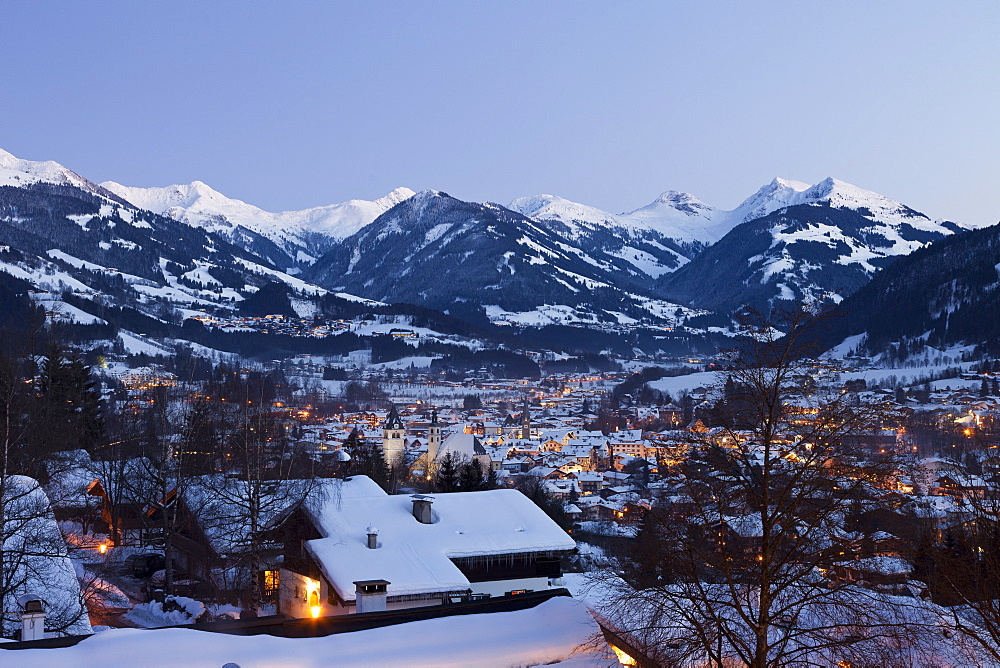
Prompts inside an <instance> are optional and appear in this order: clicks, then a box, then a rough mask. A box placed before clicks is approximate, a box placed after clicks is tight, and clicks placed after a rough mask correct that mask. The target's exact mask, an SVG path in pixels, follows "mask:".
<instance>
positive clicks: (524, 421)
mask: <svg viewBox="0 0 1000 668" xmlns="http://www.w3.org/2000/svg"><path fill="white" fill-rule="evenodd" d="M521 438H523V439H524V440H528V439H529V438H531V411H529V410H528V395H527V394H526V395H524V409H523V410H522V411H521Z"/></svg>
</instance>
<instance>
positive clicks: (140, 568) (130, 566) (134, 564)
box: [125, 552, 167, 578]
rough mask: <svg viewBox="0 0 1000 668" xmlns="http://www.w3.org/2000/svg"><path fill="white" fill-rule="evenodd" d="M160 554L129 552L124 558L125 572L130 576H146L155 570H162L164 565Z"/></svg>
mask: <svg viewBox="0 0 1000 668" xmlns="http://www.w3.org/2000/svg"><path fill="white" fill-rule="evenodd" d="M166 563H167V562H166V561H164V559H163V555H162V554H156V553H155V552H147V553H145V554H131V555H129V556H128V557H127V558H126V559H125V572H126V573H130V574H131V575H132V577H136V578H148V577H149V576H150V575H152V574H153V573H155V572H156V571H159V570H163V567H164V566H165V565H166Z"/></svg>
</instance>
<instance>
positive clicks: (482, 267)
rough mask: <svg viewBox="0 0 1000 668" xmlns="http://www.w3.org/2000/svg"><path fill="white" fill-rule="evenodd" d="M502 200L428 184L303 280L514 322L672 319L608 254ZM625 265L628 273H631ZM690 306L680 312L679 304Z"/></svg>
mask: <svg viewBox="0 0 1000 668" xmlns="http://www.w3.org/2000/svg"><path fill="white" fill-rule="evenodd" d="M570 240H572V235H571V234H567V235H565V236H563V235H559V234H557V233H555V232H553V231H552V230H551V229H549V228H548V227H547V226H544V225H542V224H540V223H538V222H536V221H534V220H532V219H530V218H527V217H526V216H523V215H521V214H519V213H517V212H515V211H512V210H510V209H506V208H504V207H502V206H500V205H498V204H491V203H485V204H479V203H475V202H464V201H461V200H458V199H455V198H453V197H450V196H449V195H447V194H446V193H442V192H438V191H433V190H432V191H425V192H421V193H418V194H417V195H415V196H414V197H412V198H410V199H408V200H406V201H404V202H401V203H400V204H398V205H396V206H395V207H393V208H392V209H390V210H389V211H387V212H386V213H385V214H383V215H382V216H380V217H379V218H378V219H377V220H376V221H375V222H374V223H372V224H371V225H369V226H367V227H365V228H363V229H362V230H360V231H359V232H358V233H357V234H355V235H354V236H352V237H350V238H348V239H345V240H344V241H343V242H341V243H340V244H338V245H337V246H336V247H335V248H334V249H333V250H332V251H330V252H329V253H328V254H327V255H325V256H323V257H322V258H321V259H320V260H319V261H318V262H316V264H315V265H314V266H313V267H311V268H310V269H309V270H307V272H306V274H305V277H306V278H308V279H309V280H312V281H313V282H315V283H317V284H319V285H322V286H324V287H328V288H329V289H331V290H343V291H345V292H349V293H351V294H357V295H361V296H364V297H368V298H371V299H378V300H386V299H388V300H397V301H406V302H410V303H415V304H422V305H426V306H430V307H432V308H437V309H441V310H445V311H447V312H450V313H455V314H464V313H467V312H469V313H472V312H475V313H478V314H480V315H481V314H482V310H483V309H485V311H486V313H487V314H488V315H489V316H490V317H491V318H492V319H494V320H513V321H517V322H534V323H536V324H542V323H546V322H569V323H579V322H591V323H597V322H608V321H610V322H616V321H617V322H632V321H638V320H643V319H648V320H650V321H653V322H664V321H669V320H671V319H672V318H673V317H674V313H675V311H677V309H678V307H677V305H676V304H667V303H665V302H663V301H660V300H656V299H654V298H652V295H650V294H649V292H648V291H646V290H643V289H641V288H639V287H636V286H637V283H638V278H639V277H638V273H637V272H636V271H635V270H634V268H633V267H632V265H631V264H629V263H628V262H625V261H623V260H621V259H620V258H616V257H614V256H613V255H608V254H603V255H600V256H597V257H595V256H591V255H589V254H587V253H586V252H585V251H584V250H582V249H581V248H580V247H579V246H575V245H572V244H571V243H568V242H569V241H570ZM630 272H631V273H630ZM680 312H683V313H686V312H687V310H686V309H680Z"/></svg>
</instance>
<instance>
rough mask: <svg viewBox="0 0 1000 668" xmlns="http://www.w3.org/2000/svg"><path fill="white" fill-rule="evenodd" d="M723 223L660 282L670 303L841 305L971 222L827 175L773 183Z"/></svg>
mask: <svg viewBox="0 0 1000 668" xmlns="http://www.w3.org/2000/svg"><path fill="white" fill-rule="evenodd" d="M730 217H731V219H733V220H736V221H743V222H739V223H738V224H737V225H736V226H735V227H734V228H733V229H732V230H731V231H730V232H729V233H728V234H726V235H725V236H724V237H723V238H722V239H720V240H719V241H718V242H716V243H715V244H713V245H712V246H711V247H710V248H708V249H707V250H706V251H705V252H703V253H702V254H701V255H699V256H698V257H697V258H695V259H694V260H692V261H691V262H690V263H688V264H687V265H685V266H684V267H683V268H682V269H681V270H680V271H678V272H676V273H674V274H671V275H669V276H664V277H662V279H661V280H660V281H659V283H658V285H659V287H660V289H661V290H662V292H663V294H664V295H665V296H666V298H668V299H672V300H677V301H681V302H682V303H686V304H690V305H694V306H699V307H702V308H712V309H723V310H728V309H733V308H736V307H738V306H739V305H741V304H751V305H754V306H757V307H760V308H769V307H770V306H773V305H775V304H776V303H778V302H785V303H786V304H787V303H795V302H798V301H800V300H802V299H832V300H834V301H838V300H839V299H841V298H843V297H844V296H846V295H849V294H851V293H853V292H854V291H855V290H857V289H858V288H860V287H861V286H862V285H864V284H865V283H867V282H868V281H869V280H870V279H871V277H872V275H873V274H875V272H877V271H878V270H880V269H882V268H884V267H885V266H886V265H887V264H888V263H889V262H890V261H891V260H892V259H893V258H895V257H898V256H901V255H907V254H909V253H912V252H913V251H915V250H917V249H919V248H922V247H924V246H926V245H927V244H929V243H931V242H933V241H935V240H937V239H941V238H944V237H946V236H948V235H951V234H954V233H956V232H962V231H965V230H969V229H972V227H973V226H970V225H963V224H958V223H954V222H950V221H934V220H931V219H930V218H928V217H927V216H925V215H924V214H922V213H920V212H918V211H915V210H913V209H911V208H910V207H908V206H906V205H904V204H901V203H900V202H897V201H895V200H891V199H889V198H887V197H885V196H883V195H880V194H878V193H875V192H872V191H870V190H865V189H863V188H859V187H857V186H853V185H851V184H849V183H845V182H843V181H839V180H837V179H833V178H827V179H824V180H823V181H820V182H819V183H817V184H816V185H814V186H808V187H806V185H805V184H803V183H798V182H792V181H784V180H781V179H775V180H774V181H772V182H771V183H770V184H768V185H767V186H765V187H764V188H761V190H759V191H758V192H757V193H755V194H754V195H753V196H752V197H750V198H749V199H747V200H746V201H745V202H744V203H743V204H741V205H740V206H739V207H738V208H737V209H735V210H734V211H733V212H731V213H730Z"/></svg>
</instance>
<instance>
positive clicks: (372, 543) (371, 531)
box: [368, 527, 378, 550]
mask: <svg viewBox="0 0 1000 668" xmlns="http://www.w3.org/2000/svg"><path fill="white" fill-rule="evenodd" d="M376 548H378V529H376V528H375V527H368V549H369V550H374V549H376Z"/></svg>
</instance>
